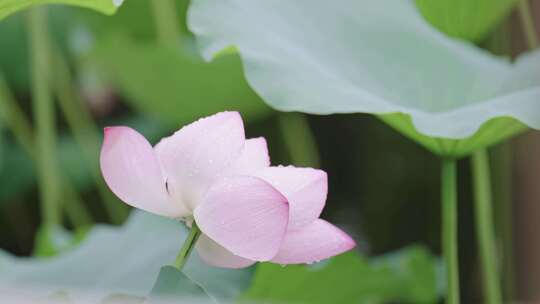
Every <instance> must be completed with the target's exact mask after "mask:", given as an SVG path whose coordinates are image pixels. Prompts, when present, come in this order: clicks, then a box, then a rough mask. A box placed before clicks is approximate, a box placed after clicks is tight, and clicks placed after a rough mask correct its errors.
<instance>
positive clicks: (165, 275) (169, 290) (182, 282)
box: [148, 266, 211, 303]
mask: <svg viewBox="0 0 540 304" xmlns="http://www.w3.org/2000/svg"><path fill="white" fill-rule="evenodd" d="M190 297H192V298H195V299H197V300H199V301H200V300H201V299H205V300H211V298H210V297H209V296H208V295H207V294H206V293H205V292H204V290H203V289H202V288H201V287H200V286H199V285H197V284H195V283H194V282H193V281H191V280H190V279H189V278H188V277H187V276H186V275H185V274H184V273H183V272H181V271H180V270H178V269H176V268H174V267H173V266H163V267H161V270H160V271H159V275H158V278H157V280H156V284H155V285H154V287H152V290H151V291H150V294H149V296H148V300H149V301H150V302H152V301H170V303H173V301H174V300H175V299H179V298H180V299H182V298H183V299H185V298H190Z"/></svg>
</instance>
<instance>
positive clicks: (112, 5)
mask: <svg viewBox="0 0 540 304" xmlns="http://www.w3.org/2000/svg"><path fill="white" fill-rule="evenodd" d="M121 3H122V1H121V0H0V19H3V18H5V17H7V16H9V15H11V14H13V13H16V12H18V11H20V10H23V9H26V8H28V7H30V6H34V5H41V4H67V5H75V6H80V7H85V8H91V9H95V10H97V11H100V12H102V13H104V14H109V15H110V14H113V13H114V12H115V11H116V9H117V8H118V6H120V4H121Z"/></svg>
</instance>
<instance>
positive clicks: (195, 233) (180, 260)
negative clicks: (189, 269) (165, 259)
mask: <svg viewBox="0 0 540 304" xmlns="http://www.w3.org/2000/svg"><path fill="white" fill-rule="evenodd" d="M200 235H201V230H200V229H199V227H198V226H197V223H195V221H193V224H192V226H191V230H190V231H189V235H188V237H187V238H186V240H185V241H184V245H182V249H180V252H179V253H178V256H177V257H176V260H175V262H174V267H176V268H177V269H178V270H180V271H181V270H182V269H183V268H184V265H185V264H186V263H187V260H188V259H189V255H190V254H191V251H193V248H195V243H197V240H198V239H199V236H200Z"/></svg>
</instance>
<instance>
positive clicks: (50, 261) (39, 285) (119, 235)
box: [0, 212, 252, 303]
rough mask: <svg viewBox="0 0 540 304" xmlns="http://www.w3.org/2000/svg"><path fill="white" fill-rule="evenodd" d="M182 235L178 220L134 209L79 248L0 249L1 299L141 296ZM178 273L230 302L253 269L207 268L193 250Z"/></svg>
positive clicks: (78, 300) (94, 300)
mask: <svg viewBox="0 0 540 304" xmlns="http://www.w3.org/2000/svg"><path fill="white" fill-rule="evenodd" d="M186 236H187V231H186V229H185V228H184V226H183V224H181V223H179V222H177V221H173V220H170V219H166V218H163V217H158V216H154V215H151V214H148V213H143V212H134V214H132V216H131V217H130V219H129V221H128V222H127V223H126V224H125V225H124V226H123V227H111V226H106V225H99V226H96V227H95V228H93V229H92V230H91V231H90V232H89V234H88V235H87V237H86V239H85V240H84V241H83V242H82V243H81V244H80V246H79V247H77V248H73V249H71V250H69V251H67V252H64V253H62V254H60V255H57V256H55V257H50V258H17V257H14V256H11V255H9V254H7V253H5V252H0V286H1V287H0V290H1V291H2V293H0V302H1V303H12V302H9V301H7V300H6V299H11V298H10V297H17V298H18V299H19V300H22V299H21V297H23V298H24V299H25V300H28V301H30V300H33V299H41V298H46V297H49V296H51V295H55V294H60V293H62V294H65V295H68V296H69V298H72V299H74V300H75V301H76V302H75V303H100V302H101V301H103V300H105V299H109V300H110V299H111V297H114V298H118V295H126V296H129V298H133V297H135V298H137V297H146V296H148V295H149V294H150V292H151V290H152V288H153V287H155V285H156V283H155V282H156V279H157V278H158V273H159V272H160V268H161V267H162V266H163V265H167V264H170V263H171V262H172V261H174V259H175V257H176V254H177V253H178V250H179V248H180V247H181V245H182V242H183V240H184V239H185V238H186ZM182 276H185V277H187V279H189V280H190V281H191V282H189V285H190V286H193V285H197V286H200V287H201V288H202V289H203V290H204V292H205V294H206V295H208V296H210V297H211V298H213V299H216V300H222V301H230V300H232V299H234V298H236V297H237V296H238V295H239V294H240V293H242V292H243V291H244V290H245V289H247V287H248V286H249V282H250V279H251V276H252V270H251V269H243V270H230V269H220V268H214V267H210V266H207V265H206V264H204V263H203V262H202V261H201V260H200V258H199V257H198V256H197V254H196V252H194V253H193V254H192V255H191V257H190V260H189V262H188V264H187V265H186V267H185V269H184V272H183V274H182ZM177 277H178V276H173V277H172V278H173V279H177ZM166 279H167V277H165V278H164V277H162V278H161V281H160V282H159V283H160V284H159V286H161V285H162V284H165V285H167V284H166V283H167V282H164V281H163V280H165V281H166ZM175 282H176V281H175ZM173 283H174V282H173ZM186 286H187V285H186ZM158 291H159V290H158ZM192 291H193V290H192V289H191V288H190V289H189V290H186V294H185V295H186V297H190V298H191V297H192V296H193V292H192ZM154 292H155V293H156V291H154ZM155 293H154V295H155ZM180 293H181V292H179V293H177V294H176V295H179V296H181V294H180ZM158 294H159V293H158ZM208 296H207V297H208ZM6 301H7V302H6ZM13 303H14V302H13Z"/></svg>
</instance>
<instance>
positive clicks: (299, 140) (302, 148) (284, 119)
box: [278, 112, 320, 168]
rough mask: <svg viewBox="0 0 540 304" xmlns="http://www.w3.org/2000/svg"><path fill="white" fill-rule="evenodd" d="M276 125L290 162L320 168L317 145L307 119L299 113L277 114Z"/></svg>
mask: <svg viewBox="0 0 540 304" xmlns="http://www.w3.org/2000/svg"><path fill="white" fill-rule="evenodd" d="M278 123H279V127H280V130H281V134H282V136H283V140H284V142H285V146H287V150H288V151H289V154H290V157H291V160H292V162H293V163H294V164H295V165H299V166H309V167H315V168H318V167H320V159H319V154H318V152H317V144H316V143H315V138H314V136H313V133H312V132H311V128H310V127H309V123H308V120H307V117H306V116H305V115H304V114H301V113H293V112H290V113H279V115H278Z"/></svg>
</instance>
